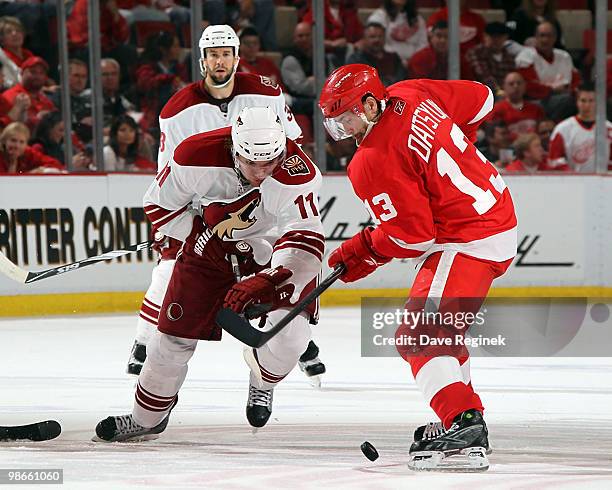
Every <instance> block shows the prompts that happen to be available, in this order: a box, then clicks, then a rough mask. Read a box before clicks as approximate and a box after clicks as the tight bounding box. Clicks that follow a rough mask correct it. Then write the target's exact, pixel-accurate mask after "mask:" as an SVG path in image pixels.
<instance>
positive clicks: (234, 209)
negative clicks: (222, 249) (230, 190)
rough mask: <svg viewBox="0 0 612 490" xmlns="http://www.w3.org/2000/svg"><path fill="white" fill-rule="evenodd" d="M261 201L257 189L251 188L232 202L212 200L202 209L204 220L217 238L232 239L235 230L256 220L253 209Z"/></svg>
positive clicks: (248, 226)
mask: <svg viewBox="0 0 612 490" xmlns="http://www.w3.org/2000/svg"><path fill="white" fill-rule="evenodd" d="M260 203H261V194H260V193H259V190H258V189H252V190H250V191H249V192H247V193H246V194H244V195H242V196H240V197H239V198H238V199H236V200H235V201H232V202H212V203H210V204H209V205H208V206H206V208H205V209H204V221H205V222H206V224H207V225H208V226H212V231H213V233H215V234H216V235H217V236H218V237H219V238H221V239H222V240H223V239H232V238H233V237H234V232H235V231H240V230H246V229H248V228H250V227H251V226H253V224H254V223H255V222H256V221H257V218H256V217H255V216H254V213H255V210H256V209H257V207H258V206H259V204H260Z"/></svg>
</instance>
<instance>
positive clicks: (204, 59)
mask: <svg viewBox="0 0 612 490" xmlns="http://www.w3.org/2000/svg"><path fill="white" fill-rule="evenodd" d="M239 46H240V41H239V39H238V37H237V36H236V33H235V32H234V30H233V29H232V28H231V27H230V26H227V25H213V26H209V27H207V28H206V29H205V30H204V32H203V33H202V37H201V38H200V41H199V47H200V54H201V58H200V68H201V73H202V76H203V77H204V80H202V81H198V82H195V83H191V84H190V85H188V86H187V87H185V88H183V89H182V90H180V91H179V92H177V93H176V94H175V95H174V96H173V97H172V98H171V99H170V100H169V101H168V102H167V104H166V105H165V106H164V108H163V109H162V111H161V114H160V116H159V126H160V131H161V135H160V147H159V154H158V171H159V170H161V169H162V168H163V167H164V166H165V165H167V163H168V162H169V161H170V160H171V158H172V155H173V153H174V150H175V148H176V147H177V146H178V144H179V143H180V142H181V141H183V140H185V139H186V138H188V137H189V136H192V135H194V134H197V133H201V132H204V131H211V130H214V129H218V128H222V127H226V126H229V125H230V124H231V121H233V120H235V119H236V117H237V115H238V113H239V112H240V111H241V110H242V109H243V108H244V107H272V108H273V109H274V111H275V112H276V113H277V114H278V115H279V117H280V119H281V122H282V124H283V127H284V128H285V132H286V134H287V137H289V139H291V140H293V141H299V139H300V138H301V129H300V127H299V126H298V124H297V123H296V121H295V118H294V117H293V114H292V113H291V110H290V109H289V108H288V107H287V106H286V104H285V98H284V97H283V93H282V91H281V89H280V87H279V86H278V84H275V83H272V82H271V81H270V80H269V79H268V78H266V77H262V76H259V75H253V74H248V73H236V69H237V67H238V63H239V61H240V58H239V56H238V49H239ZM155 240H156V248H157V249H158V251H159V252H160V254H161V255H160V260H159V263H158V265H157V266H156V267H155V268H154V269H153V272H152V276H151V285H150V286H149V288H148V290H147V292H146V294H145V297H144V299H143V302H142V305H141V308H140V315H139V318H138V325H137V329H136V339H135V341H134V344H133V347H132V351H131V354H130V358H129V360H128V366H127V372H128V373H129V374H135V375H138V374H139V373H140V370H141V369H142V364H143V362H144V360H145V357H146V345H147V342H148V339H149V338H150V337H151V335H152V334H153V332H154V331H155V329H156V328H157V325H158V317H159V311H160V307H161V302H162V300H163V299H164V294H165V292H166V288H167V286H168V281H169V279H170V275H171V273H172V268H173V267H174V260H175V258H176V254H177V252H178V250H179V249H180V247H181V243H180V242H178V241H177V240H175V239H172V238H167V237H165V236H163V235H162V234H158V235H157V236H156V237H155ZM318 353H319V349H318V347H317V346H316V344H315V343H314V342H312V341H311V342H310V343H309V344H308V348H307V349H306V351H305V352H304V353H303V355H302V356H301V358H300V368H301V369H302V371H304V373H305V374H306V375H307V376H308V377H309V378H310V380H311V381H312V382H313V384H314V385H318V384H319V383H320V378H319V376H320V375H321V374H323V373H324V372H325V365H324V364H323V363H322V362H321V361H320V360H319V358H318Z"/></svg>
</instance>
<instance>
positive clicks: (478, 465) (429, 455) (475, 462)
mask: <svg viewBox="0 0 612 490" xmlns="http://www.w3.org/2000/svg"><path fill="white" fill-rule="evenodd" d="M408 468H410V469H411V470H413V471H443V472H461V473H476V472H481V471H487V470H488V469H489V458H487V451H486V450H485V448H483V447H470V448H467V449H462V450H461V451H460V452H458V453H454V454H450V455H446V454H444V453H443V452H442V451H419V452H416V453H413V454H411V455H410V461H408Z"/></svg>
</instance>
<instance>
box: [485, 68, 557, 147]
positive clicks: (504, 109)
mask: <svg viewBox="0 0 612 490" xmlns="http://www.w3.org/2000/svg"><path fill="white" fill-rule="evenodd" d="M503 87H504V92H503V93H504V95H505V98H504V99H503V100H500V101H499V102H496V103H495V105H494V106H493V110H492V111H491V116H490V118H491V120H494V121H495V120H500V121H503V122H505V123H506V125H507V126H508V130H509V131H510V138H511V139H512V140H513V141H514V140H515V139H516V138H517V136H519V135H520V134H523V133H533V132H535V130H536V125H537V123H538V121H539V120H540V119H544V117H545V116H544V110H543V109H542V107H541V106H539V105H538V104H534V103H533V102H528V101H526V100H525V80H524V79H523V77H522V75H521V74H520V73H517V72H511V73H508V74H507V75H506V78H505V80H504V85H503Z"/></svg>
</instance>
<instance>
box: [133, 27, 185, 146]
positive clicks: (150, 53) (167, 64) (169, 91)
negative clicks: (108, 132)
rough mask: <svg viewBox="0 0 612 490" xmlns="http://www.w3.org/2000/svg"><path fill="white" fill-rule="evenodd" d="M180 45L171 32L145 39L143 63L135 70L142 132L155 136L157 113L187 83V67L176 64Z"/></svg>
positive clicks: (178, 58)
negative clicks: (141, 113) (141, 114)
mask: <svg viewBox="0 0 612 490" xmlns="http://www.w3.org/2000/svg"><path fill="white" fill-rule="evenodd" d="M180 58H181V46H180V44H179V40H178V37H177V36H176V34H174V33H170V32H167V31H161V32H159V33H158V34H155V35H153V36H151V37H149V39H147V45H146V47H145V50H144V52H143V54H142V61H143V64H142V65H140V66H139V67H138V69H137V70H136V78H137V82H136V86H137V88H138V92H139V93H140V108H141V110H142V112H143V116H142V119H141V120H140V125H141V127H142V129H143V130H144V131H148V132H150V133H152V134H154V135H155V136H159V134H158V130H159V121H158V117H159V112H160V110H161V108H162V107H163V106H164V105H166V102H168V100H169V99H170V97H171V96H172V95H173V94H174V93H175V92H177V91H178V90H179V89H181V88H183V87H184V86H185V85H186V84H187V82H188V78H189V77H188V75H187V67H186V66H185V64H184V63H182V62H181V61H180Z"/></svg>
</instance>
